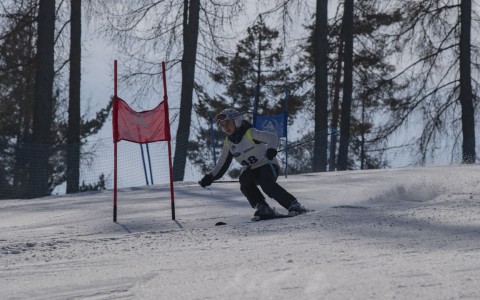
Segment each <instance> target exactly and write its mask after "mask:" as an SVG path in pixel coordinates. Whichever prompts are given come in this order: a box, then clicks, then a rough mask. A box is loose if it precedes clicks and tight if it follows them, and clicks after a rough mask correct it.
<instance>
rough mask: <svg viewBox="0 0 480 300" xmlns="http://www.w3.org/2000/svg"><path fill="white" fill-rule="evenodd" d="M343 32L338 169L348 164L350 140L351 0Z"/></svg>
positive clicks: (344, 18)
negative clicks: (343, 61)
mask: <svg viewBox="0 0 480 300" xmlns="http://www.w3.org/2000/svg"><path fill="white" fill-rule="evenodd" d="M343 14H344V15H343V33H344V41H345V54H344V58H345V65H344V73H343V76H344V77H343V100H342V118H341V122H340V146H339V148H338V164H337V169H338V170H346V169H347V165H348V145H349V141H350V112H351V106H352V89H353V83H352V76H353V75H352V72H353V71H352V70H353V0H345V4H344V13H343Z"/></svg>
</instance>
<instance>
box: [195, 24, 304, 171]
mask: <svg viewBox="0 0 480 300" xmlns="http://www.w3.org/2000/svg"><path fill="white" fill-rule="evenodd" d="M217 61H218V65H219V68H218V70H217V71H216V72H214V73H212V74H211V78H212V80H213V81H214V82H215V83H217V84H218V85H219V86H221V87H223V88H224V92H223V93H220V94H216V95H214V96H211V95H210V94H209V93H208V92H206V91H205V90H204V88H203V87H202V86H197V91H198V94H199V104H198V105H195V111H196V113H197V116H199V117H200V118H201V120H202V121H201V123H202V124H205V123H206V124H208V122H209V111H211V112H213V113H214V114H216V113H219V112H220V111H221V110H222V109H224V108H227V107H231V108H235V109H237V110H238V111H240V112H241V113H242V114H243V117H244V119H246V120H248V121H250V122H251V121H252V117H253V113H254V106H255V98H256V95H258V96H257V97H258V106H257V112H258V113H259V114H264V115H271V114H278V113H280V112H282V111H284V98H285V84H288V83H289V82H290V81H292V71H291V69H290V67H289V66H288V65H286V63H285V60H284V57H283V47H281V43H280V41H279V35H278V31H276V30H274V29H271V28H269V27H268V26H267V25H266V24H265V23H264V21H263V20H262V18H261V17H260V18H259V19H258V20H257V22H256V23H255V24H254V25H253V26H251V27H249V28H248V29H247V36H246V37H245V38H244V39H242V40H240V41H239V42H238V43H237V47H236V52H235V54H234V55H233V56H232V57H227V56H220V57H217ZM301 104H302V103H301V101H300V98H299V97H296V96H295V95H290V97H289V103H288V110H289V115H290V116H291V117H292V118H293V117H294V115H295V113H296V112H297V110H298V108H299V107H300V106H301ZM291 120H292V119H291ZM214 132H215V133H214V134H215V141H216V143H215V145H214V146H215V149H217V151H218V150H219V149H221V146H222V144H223V134H222V133H221V132H220V131H219V130H218V128H216V126H214ZM210 136H211V134H210V127H208V126H205V125H201V126H200V127H199V129H198V132H197V138H196V141H195V142H191V143H190V146H189V147H190V152H189V155H190V156H189V158H190V159H191V160H192V161H193V162H194V163H195V164H196V165H199V166H200V167H201V168H202V171H203V172H205V171H207V170H209V169H211V168H212V167H213V165H214V162H213V158H212V156H213V155H212V144H211V139H210ZM234 173H235V171H233V173H231V174H230V175H233V176H235V174H234ZM237 173H238V172H237Z"/></svg>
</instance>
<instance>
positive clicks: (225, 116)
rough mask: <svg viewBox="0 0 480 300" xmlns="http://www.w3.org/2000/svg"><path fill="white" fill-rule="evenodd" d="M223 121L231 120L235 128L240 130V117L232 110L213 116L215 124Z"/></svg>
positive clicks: (241, 120) (225, 110)
mask: <svg viewBox="0 0 480 300" xmlns="http://www.w3.org/2000/svg"><path fill="white" fill-rule="evenodd" d="M223 120H233V121H234V123H235V127H236V128H240V126H242V122H243V118H242V115H241V114H240V113H239V112H238V111H237V110H235V109H233V108H227V109H224V110H222V112H221V113H219V114H218V115H216V116H215V123H217V124H220V121H223Z"/></svg>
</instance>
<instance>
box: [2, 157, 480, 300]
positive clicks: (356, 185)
mask: <svg viewBox="0 0 480 300" xmlns="http://www.w3.org/2000/svg"><path fill="white" fill-rule="evenodd" d="M479 174H480V166H461V167H435V168H412V169H390V170H371V171H351V172H334V173H319V174H306V175H299V176H289V178H288V179H285V178H281V179H280V183H281V185H282V186H284V187H285V188H286V189H287V190H289V191H290V192H291V193H292V194H294V195H295V196H296V197H297V198H298V199H299V200H300V201H301V202H302V204H304V205H305V206H307V207H309V208H312V209H315V211H314V212H311V213H309V214H306V215H301V216H298V217H295V218H289V219H277V220H270V221H264V222H254V223H252V222H250V217H251V215H252V214H253V210H252V209H251V208H250V207H249V205H248V203H247V201H246V200H245V199H244V198H243V196H242V195H241V193H240V191H239V186H238V183H215V184H214V185H213V186H212V187H211V189H210V190H207V189H202V188H201V187H199V186H198V185H196V184H195V183H192V182H190V183H180V184H176V186H175V194H176V217H177V218H176V220H175V221H173V220H171V217H170V200H169V191H168V187H167V186H150V187H143V188H135V189H124V190H121V191H120V193H119V210H118V223H113V222H112V192H111V191H104V192H97V193H93V192H92V193H84V194H78V195H67V196H55V197H47V198H42V199H34V200H7V201H0V266H1V269H0V299H291V298H295V299H414V298H420V299H479V298H480V202H479V198H480V191H479V189H478V186H479V181H480V176H479ZM269 202H270V203H271V204H272V206H275V207H276V208H277V210H280V211H282V210H283V208H282V209H281V208H280V206H279V205H278V204H277V203H276V202H274V201H273V200H269ZM220 221H221V222H225V223H227V225H225V226H215V224H216V223H217V222H220Z"/></svg>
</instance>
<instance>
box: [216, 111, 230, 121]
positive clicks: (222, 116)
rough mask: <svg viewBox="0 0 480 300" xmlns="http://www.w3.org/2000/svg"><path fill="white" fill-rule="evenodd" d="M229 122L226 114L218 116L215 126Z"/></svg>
mask: <svg viewBox="0 0 480 300" xmlns="http://www.w3.org/2000/svg"><path fill="white" fill-rule="evenodd" d="M225 120H228V116H227V115H226V114H221V113H220V114H218V115H216V116H215V124H220V122H221V121H225Z"/></svg>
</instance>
